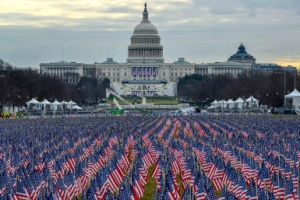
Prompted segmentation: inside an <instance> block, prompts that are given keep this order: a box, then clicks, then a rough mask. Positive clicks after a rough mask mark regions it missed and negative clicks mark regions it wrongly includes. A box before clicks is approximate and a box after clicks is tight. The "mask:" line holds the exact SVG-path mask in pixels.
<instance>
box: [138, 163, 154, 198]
mask: <svg viewBox="0 0 300 200" xmlns="http://www.w3.org/2000/svg"><path fill="white" fill-rule="evenodd" d="M154 166H155V165H152V166H151V167H150V168H149V169H148V178H147V183H146V185H145V187H144V190H145V193H144V196H142V197H141V198H140V200H152V199H153V195H154V190H155V188H156V183H155V179H154V178H152V177H151V176H150V175H151V174H152V172H153V170H154Z"/></svg>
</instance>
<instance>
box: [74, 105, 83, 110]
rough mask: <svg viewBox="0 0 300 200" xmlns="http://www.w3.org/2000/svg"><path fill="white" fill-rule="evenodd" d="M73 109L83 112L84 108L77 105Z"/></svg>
mask: <svg viewBox="0 0 300 200" xmlns="http://www.w3.org/2000/svg"><path fill="white" fill-rule="evenodd" d="M73 109H76V110H82V109H83V108H81V107H80V106H77V105H75V106H73Z"/></svg>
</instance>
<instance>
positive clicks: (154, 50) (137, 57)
mask: <svg viewBox="0 0 300 200" xmlns="http://www.w3.org/2000/svg"><path fill="white" fill-rule="evenodd" d="M130 40H131V44H130V45H129V46H128V59H127V61H128V62H143V63H145V62H156V63H157V62H159V63H161V62H163V61H164V59H163V46H162V45H161V44H160V37H159V35H158V31H157V28H156V27H155V26H154V25H153V24H152V23H151V22H150V21H149V19H148V11H147V4H146V3H145V8H144V12H143V20H142V21H141V22H140V23H139V24H138V25H137V26H136V27H135V28H134V31H133V35H132V37H131V38H130Z"/></svg>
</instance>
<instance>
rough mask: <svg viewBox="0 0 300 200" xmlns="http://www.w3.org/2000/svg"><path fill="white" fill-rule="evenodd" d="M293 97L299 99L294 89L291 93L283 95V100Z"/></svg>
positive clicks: (299, 95)
mask: <svg viewBox="0 0 300 200" xmlns="http://www.w3.org/2000/svg"><path fill="white" fill-rule="evenodd" d="M293 97H300V92H298V90H297V89H294V91H293V92H291V93H289V94H287V95H285V98H293Z"/></svg>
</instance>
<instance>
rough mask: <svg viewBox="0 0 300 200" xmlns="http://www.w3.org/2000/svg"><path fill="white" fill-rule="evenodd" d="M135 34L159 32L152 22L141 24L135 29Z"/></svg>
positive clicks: (142, 22)
mask: <svg viewBox="0 0 300 200" xmlns="http://www.w3.org/2000/svg"><path fill="white" fill-rule="evenodd" d="M133 34H158V32H157V29H156V27H155V26H154V25H153V24H152V23H151V22H150V21H141V23H140V24H139V25H137V26H136V27H135V29H134V31H133Z"/></svg>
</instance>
